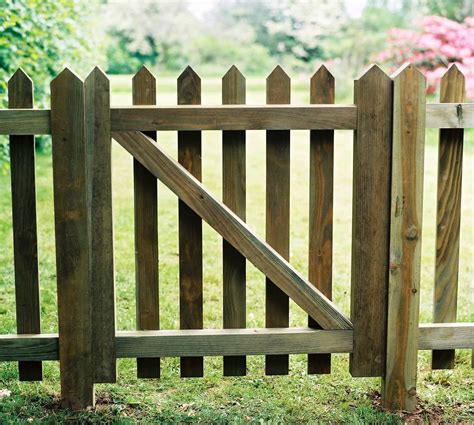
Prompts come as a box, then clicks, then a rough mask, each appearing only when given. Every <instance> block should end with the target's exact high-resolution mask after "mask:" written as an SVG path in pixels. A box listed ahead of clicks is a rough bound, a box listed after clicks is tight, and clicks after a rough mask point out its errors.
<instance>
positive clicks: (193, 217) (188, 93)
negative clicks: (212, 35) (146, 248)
mask: <svg viewBox="0 0 474 425" xmlns="http://www.w3.org/2000/svg"><path fill="white" fill-rule="evenodd" d="M200 103H201V79H200V78H199V76H198V75H197V74H196V73H195V72H194V70H193V69H192V68H191V67H189V66H188V67H187V68H186V69H185V70H184V71H183V72H182V74H181V75H180V76H179V78H178V104H179V105H189V104H191V105H199V104H200ZM178 161H179V163H180V164H181V165H182V166H183V167H184V168H185V169H186V170H187V171H188V172H190V173H191V174H192V175H193V176H194V177H195V178H196V179H197V180H199V181H201V173H202V170H201V132H200V131H180V132H178ZM178 209H179V213H178V215H179V321H180V328H181V329H202V327H203V309H202V302H203V298H202V273H203V269H202V220H201V218H200V217H199V216H198V215H197V214H196V213H195V212H194V211H193V210H192V209H191V208H189V207H188V206H187V205H186V204H185V203H184V202H182V200H180V201H179V204H178ZM203 374H204V359H203V358H202V357H196V358H189V357H187V358H186V357H183V358H181V376H182V377H199V376H203Z"/></svg>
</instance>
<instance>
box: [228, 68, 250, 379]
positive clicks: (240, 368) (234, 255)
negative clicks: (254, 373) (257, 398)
mask: <svg viewBox="0 0 474 425" xmlns="http://www.w3.org/2000/svg"><path fill="white" fill-rule="evenodd" d="M222 103H224V104H239V103H245V78H244V76H243V75H242V74H241V73H240V71H239V70H238V69H237V68H236V67H235V66H232V67H231V68H230V69H229V71H228V72H227V73H226V74H225V75H224V77H223V78H222ZM245 193H246V172H245V131H242V130H235V131H224V132H223V133H222V200H223V202H224V204H226V205H227V206H228V207H229V208H230V209H231V210H232V211H233V212H234V213H235V214H237V215H238V216H239V217H240V218H241V219H242V220H243V221H245V210H246V202H245V201H246V199H245ZM222 248H223V298H224V303H223V304H224V306H223V318H224V328H226V329H229V328H231V329H232V328H245V326H246V317H245V313H246V305H245V303H246V266H245V262H246V260H245V257H244V256H243V255H242V254H240V253H239V252H238V251H237V250H236V249H235V248H234V247H233V246H232V245H231V244H229V243H228V242H227V241H226V240H223V247H222ZM246 369H247V362H246V359H245V357H235V356H232V357H224V375H225V376H242V375H245V374H246V371H247V370H246Z"/></svg>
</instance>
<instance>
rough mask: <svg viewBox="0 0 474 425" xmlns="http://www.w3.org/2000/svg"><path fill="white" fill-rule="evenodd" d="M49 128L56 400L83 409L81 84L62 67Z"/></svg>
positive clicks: (87, 367)
mask: <svg viewBox="0 0 474 425" xmlns="http://www.w3.org/2000/svg"><path fill="white" fill-rule="evenodd" d="M51 130H52V135H53V185H54V219H55V234H56V272H57V273H56V274H57V286H58V316H59V351H60V359H61V361H60V371H61V398H62V405H63V406H64V407H68V408H72V409H83V408H85V407H87V406H91V405H94V384H93V381H94V373H93V365H92V353H91V350H92V341H91V339H92V331H91V329H92V324H91V285H90V275H89V270H90V261H89V260H90V254H89V231H90V229H89V208H88V205H87V185H88V182H87V177H88V176H87V171H86V168H87V153H86V140H85V111H84V85H83V82H82V81H81V80H80V79H79V77H77V76H76V75H75V74H74V73H73V72H72V71H70V70H69V69H67V68H66V69H65V70H64V71H62V72H61V73H60V74H59V75H58V76H57V77H56V78H55V79H54V80H53V81H52V82H51Z"/></svg>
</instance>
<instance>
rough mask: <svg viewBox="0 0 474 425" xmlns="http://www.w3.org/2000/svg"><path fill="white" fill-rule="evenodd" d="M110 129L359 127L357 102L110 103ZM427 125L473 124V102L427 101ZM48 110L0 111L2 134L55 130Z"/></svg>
mask: <svg viewBox="0 0 474 425" xmlns="http://www.w3.org/2000/svg"><path fill="white" fill-rule="evenodd" d="M110 112H111V125H112V131H134V130H140V129H141V128H143V129H144V130H148V131H156V130H160V131H162V130H193V129H194V130H282V129H290V130H311V129H313V130H315V129H319V130H328V129H329V130H330V129H335V130H355V128H356V123H357V108H356V106H355V105H312V106H298V105H292V106H283V105H282V106H276V105H261V106H251V105H245V106H244V105H241V106H230V105H228V106H225V107H224V106H199V107H197V106H189V107H182V106H181V107H176V106H170V107H166V106H159V107H143V108H137V107H116V108H111V111H110ZM426 113H427V116H426V128H474V104H473V103H449V104H448V103H444V104H443V103H428V104H427V105H426ZM50 116H51V111H50V110H49V109H42V110H40V109H35V110H22V109H12V110H9V109H5V110H0V134H7V135H8V134H11V135H23V134H25V135H28V134H51V125H50Z"/></svg>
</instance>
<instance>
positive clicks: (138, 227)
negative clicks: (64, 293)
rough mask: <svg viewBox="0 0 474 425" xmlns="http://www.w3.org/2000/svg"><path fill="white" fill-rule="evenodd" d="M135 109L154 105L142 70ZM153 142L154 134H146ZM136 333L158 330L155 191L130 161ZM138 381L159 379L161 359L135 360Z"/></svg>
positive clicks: (135, 84)
mask: <svg viewBox="0 0 474 425" xmlns="http://www.w3.org/2000/svg"><path fill="white" fill-rule="evenodd" d="M132 95H133V103H134V104H135V105H155V104H156V79H155V77H154V76H153V74H152V73H151V72H150V71H149V70H148V69H147V68H146V67H145V66H143V67H142V68H141V69H140V71H138V72H137V73H136V74H135V76H134V77H133V80H132ZM146 134H147V136H149V137H150V138H151V139H153V140H155V141H156V132H155V131H149V132H147V133H146ZM133 184H134V200H135V279H136V283H135V284H136V303H137V304H136V306H137V313H136V314H137V329H139V330H153V329H160V311H159V309H160V307H159V270H158V255H159V254H158V189H157V182H156V178H155V177H154V176H153V175H152V174H151V173H150V172H149V171H148V170H147V169H146V168H145V167H143V165H142V164H140V162H138V161H137V160H136V159H134V160H133ZM137 376H138V377H139V378H159V377H160V359H159V358H155V359H151V358H147V359H140V358H138V359H137Z"/></svg>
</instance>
